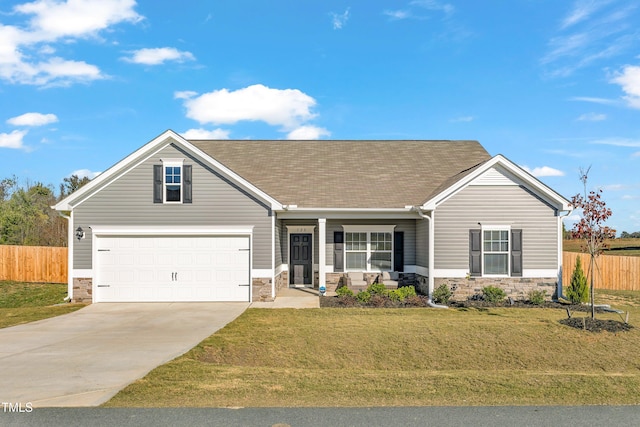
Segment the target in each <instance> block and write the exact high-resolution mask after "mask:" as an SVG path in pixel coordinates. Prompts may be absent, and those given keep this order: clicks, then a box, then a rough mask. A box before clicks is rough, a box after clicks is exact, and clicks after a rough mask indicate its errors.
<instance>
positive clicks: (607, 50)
mask: <svg viewBox="0 0 640 427" xmlns="http://www.w3.org/2000/svg"><path fill="white" fill-rule="evenodd" d="M634 9H636V6H635V5H633V4H630V5H629V4H621V3H615V2H612V1H610V0H578V1H576V2H574V5H573V7H572V9H571V11H570V12H569V13H568V14H567V16H566V17H565V18H564V19H563V20H562V24H561V25H560V29H559V32H558V34H556V35H554V36H553V37H551V38H550V39H549V42H548V49H547V53H546V54H544V55H543V56H542V58H541V59H540V63H541V64H542V65H543V66H546V68H547V72H546V74H547V75H548V76H550V77H567V76H570V75H572V74H573V73H574V72H575V71H576V70H579V69H582V68H584V67H587V66H591V65H594V64H595V63H597V62H601V61H603V60H606V59H610V58H613V57H616V56H619V55H621V54H623V53H625V52H627V51H629V50H632V49H635V46H636V44H637V39H638V35H637V32H636V30H635V27H636V26H635V21H636V20H637V13H635V10H634Z"/></svg>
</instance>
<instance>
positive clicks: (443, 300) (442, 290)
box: [431, 283, 451, 304]
mask: <svg viewBox="0 0 640 427" xmlns="http://www.w3.org/2000/svg"><path fill="white" fill-rule="evenodd" d="M450 298H451V289H449V286H447V284H446V283H443V284H442V285H440V286H438V287H437V288H436V289H435V290H434V291H433V295H432V296H431V299H432V300H433V302H435V303H436V304H448V303H449V299H450Z"/></svg>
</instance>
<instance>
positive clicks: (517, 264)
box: [511, 230, 522, 277]
mask: <svg viewBox="0 0 640 427" xmlns="http://www.w3.org/2000/svg"><path fill="white" fill-rule="evenodd" d="M511 275H512V276H515V277H521V276H522V230H511Z"/></svg>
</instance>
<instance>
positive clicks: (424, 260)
mask: <svg viewBox="0 0 640 427" xmlns="http://www.w3.org/2000/svg"><path fill="white" fill-rule="evenodd" d="M416 265H418V266H420V267H426V268H428V267H429V220H428V219H419V220H417V221H416Z"/></svg>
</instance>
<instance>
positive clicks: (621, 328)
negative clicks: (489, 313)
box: [320, 295, 633, 333]
mask: <svg viewBox="0 0 640 427" xmlns="http://www.w3.org/2000/svg"><path fill="white" fill-rule="evenodd" d="M427 301H428V298H427V297H426V296H424V295H418V296H415V297H409V298H407V299H406V300H405V301H403V302H400V301H392V300H390V299H388V298H382V297H380V298H376V297H372V299H371V301H370V302H369V304H362V303H360V302H359V301H358V300H357V299H356V298H355V297H351V296H342V297H337V296H330V297H328V296H324V297H320V307H333V308H350V307H368V308H371V307H373V308H410V307H428V306H429V305H428V304H427ZM448 305H449V307H451V308H493V307H513V308H553V309H559V310H566V309H567V308H568V309H569V310H570V312H571V313H576V312H582V313H585V315H580V316H578V317H576V316H572V317H571V318H570V319H569V318H566V319H562V320H559V321H558V322H559V323H561V324H563V325H566V326H569V327H572V328H576V329H583V330H586V331H589V332H602V331H607V332H612V333H617V332H625V331H629V330H631V329H633V326H631V325H629V324H628V323H624V322H621V321H617V320H602V319H597V318H596V319H591V317H588V316H587V315H586V313H590V312H591V307H589V306H586V305H581V304H562V303H559V302H554V301H545V302H544V303H542V304H532V303H530V302H528V301H513V302H510V301H504V302H500V303H491V302H487V301H483V300H479V299H471V300H467V301H453V302H450V303H449V304H448ZM596 313H604V311H603V310H602V309H600V308H596Z"/></svg>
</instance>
